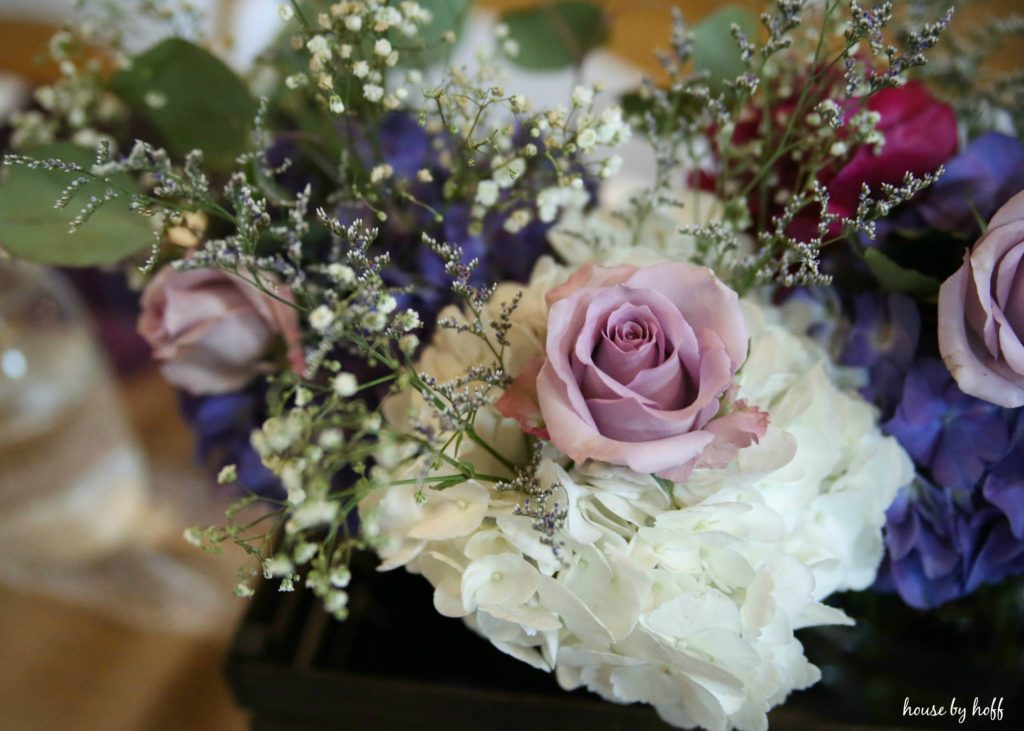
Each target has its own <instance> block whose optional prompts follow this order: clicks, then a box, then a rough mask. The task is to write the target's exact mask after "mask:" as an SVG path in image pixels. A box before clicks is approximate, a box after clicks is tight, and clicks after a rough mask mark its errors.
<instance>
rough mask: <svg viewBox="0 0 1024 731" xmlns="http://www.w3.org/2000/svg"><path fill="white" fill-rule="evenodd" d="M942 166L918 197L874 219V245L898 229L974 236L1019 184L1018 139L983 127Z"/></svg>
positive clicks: (1022, 165) (1023, 154) (1022, 180)
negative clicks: (937, 176)
mask: <svg viewBox="0 0 1024 731" xmlns="http://www.w3.org/2000/svg"><path fill="white" fill-rule="evenodd" d="M944 167H945V173H943V175H942V177H940V178H939V179H938V180H937V181H936V182H935V183H934V184H933V185H932V186H931V187H930V188H929V189H928V190H926V191H925V192H924V193H922V194H921V196H919V197H918V198H916V199H914V200H913V201H911V202H910V203H908V204H907V205H905V206H903V207H902V208H901V209H900V210H899V211H898V212H897V213H896V214H895V215H893V216H891V217H889V218H888V219H885V220H883V221H880V222H879V223H878V226H877V234H878V235H877V237H876V242H877V243H878V244H880V245H883V246H884V245H885V244H886V243H887V242H888V241H889V239H890V237H892V236H895V235H898V234H903V235H908V236H910V237H916V236H920V235H921V234H922V232H925V231H928V230H931V231H940V232H942V233H945V234H950V235H953V236H955V237H957V238H960V239H972V238H975V237H976V236H977V235H978V233H979V232H980V229H981V225H982V222H983V221H987V220H989V218H991V217H992V214H994V213H995V212H996V210H998V209H999V208H1000V207H1001V206H1002V205H1003V204H1004V203H1006V201H1008V200H1009V199H1010V198H1011V197H1013V195H1014V194H1015V193H1017V192H1018V191H1019V190H1021V189H1022V188H1024V143H1022V142H1021V141H1020V140H1018V139H1017V138H1015V137H1010V136H1009V135H1005V134H1002V133H999V132H988V133H986V134H984V135H982V136H980V137H977V138H975V139H974V140H972V141H971V142H970V143H969V144H968V145H967V146H966V147H964V149H963V150H962V151H961V152H960V153H959V154H958V155H957V156H956V157H954V158H952V159H951V160H949V162H947V163H945V165H944ZM865 243H866V242H865Z"/></svg>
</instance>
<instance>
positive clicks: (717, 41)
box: [690, 6, 758, 91]
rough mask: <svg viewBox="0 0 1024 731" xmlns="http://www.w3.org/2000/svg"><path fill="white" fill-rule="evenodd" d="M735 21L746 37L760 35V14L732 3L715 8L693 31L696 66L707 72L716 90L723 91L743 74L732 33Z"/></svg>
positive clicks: (738, 49)
mask: <svg viewBox="0 0 1024 731" xmlns="http://www.w3.org/2000/svg"><path fill="white" fill-rule="evenodd" d="M733 23H735V24H736V25H738V26H739V27H740V28H741V29H742V30H743V32H744V33H746V34H747V37H749V38H756V37H757V33H758V20H757V16H756V15H754V14H753V13H752V12H750V11H749V10H746V9H744V8H737V7H731V6H730V7H725V8H722V9H721V10H717V11H715V12H714V13H712V14H711V15H709V16H708V17H707V18H705V19H704V20H702V21H701V22H699V23H697V24H696V25H694V26H693V28H692V29H691V30H690V35H691V37H692V39H693V65H694V68H695V69H696V70H697V71H707V72H708V75H709V78H708V83H709V85H710V86H711V89H712V90H713V91H718V90H720V89H721V88H722V86H723V85H724V83H725V82H726V81H728V80H730V79H734V78H736V77H737V76H739V75H740V74H741V73H743V61H742V60H741V59H740V48H739V46H738V45H737V44H736V39H735V38H733V35H732V24H733Z"/></svg>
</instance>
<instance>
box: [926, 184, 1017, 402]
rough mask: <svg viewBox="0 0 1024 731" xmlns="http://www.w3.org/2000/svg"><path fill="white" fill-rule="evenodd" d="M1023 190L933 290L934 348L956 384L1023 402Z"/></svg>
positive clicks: (989, 396)
mask: <svg viewBox="0 0 1024 731" xmlns="http://www.w3.org/2000/svg"><path fill="white" fill-rule="evenodd" d="M1022 340H1024V191H1021V192H1020V193H1018V194H1017V195H1015V196H1014V197H1013V198H1011V199H1010V200H1009V202H1007V204H1006V205H1004V206H1003V207H1002V208H1000V209H999V210H998V211H997V212H996V215H995V216H993V217H992V220H991V221H989V224H988V229H987V230H986V232H985V235H984V236H982V237H981V238H980V239H979V240H978V243H976V244H975V245H974V248H973V249H972V250H971V251H969V252H967V254H965V255H964V263H963V266H961V267H960V268H959V269H958V270H957V272H956V274H954V275H953V276H951V277H950V278H949V279H947V280H946V281H945V282H943V284H942V288H941V289H940V290H939V350H940V352H941V353H942V359H943V360H944V361H945V362H946V367H947V368H949V372H950V373H952V374H953V378H955V379H956V382H957V384H958V385H959V386H960V389H961V390H962V391H963V392H964V393H967V394H970V395H971V396H976V397H977V398H980V399H984V400H986V401H989V402H991V403H994V404H998V405H1000V406H1005V407H1007V408H1016V407H1018V406H1024V343H1022Z"/></svg>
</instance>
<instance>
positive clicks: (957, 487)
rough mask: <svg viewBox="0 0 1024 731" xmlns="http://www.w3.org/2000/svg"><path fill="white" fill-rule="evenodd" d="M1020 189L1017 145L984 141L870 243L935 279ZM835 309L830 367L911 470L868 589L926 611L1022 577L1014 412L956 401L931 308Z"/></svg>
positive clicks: (1023, 438)
mask: <svg viewBox="0 0 1024 731" xmlns="http://www.w3.org/2000/svg"><path fill="white" fill-rule="evenodd" d="M1021 188H1024V145H1022V144H1021V143H1020V142H1019V141H1018V140H1016V139H1013V138H1011V137H1007V136H1005V135H1001V134H998V133H989V134H986V135H984V136H982V137H979V138H977V139H975V140H973V141H972V142H971V143H970V144H968V145H967V146H966V147H965V148H964V149H963V150H962V151H961V152H960V153H959V154H958V155H956V156H955V157H954V158H952V159H951V160H950V161H949V162H947V163H946V174H945V175H944V176H943V177H942V178H940V180H939V181H938V182H937V183H936V184H935V185H934V186H933V187H932V188H931V189H930V190H929V191H928V192H927V193H926V194H924V195H923V196H922V197H921V198H920V199H919V200H917V201H914V202H912V203H911V204H909V205H907V206H904V207H903V208H901V209H900V210H898V211H897V212H896V213H895V214H894V215H893V216H892V217H890V219H889V220H888V221H885V222H883V224H882V225H881V226H880V227H879V234H880V235H879V240H878V242H877V243H878V245H880V246H882V247H883V248H885V249H886V251H887V253H890V254H891V255H895V256H896V258H898V259H899V261H900V263H901V264H902V265H904V266H909V267H910V268H913V269H917V270H918V271H922V272H925V273H929V274H932V275H933V276H936V277H937V278H939V279H944V278H946V277H948V276H949V275H950V274H951V273H952V269H953V268H955V267H956V266H958V265H959V262H960V260H961V259H962V256H963V252H964V250H965V247H966V246H967V245H969V243H970V242H971V241H972V240H973V238H972V237H974V236H976V235H977V234H978V233H979V231H980V229H981V226H982V223H981V222H983V221H985V220H987V219H988V218H989V217H990V216H991V215H992V213H993V212H994V211H995V210H996V209H998V208H999V207H1000V206H1002V204H1004V203H1005V202H1006V201H1007V200H1008V199H1009V198H1010V197H1012V196H1013V194H1014V193H1016V192H1017V191H1018V190H1020V189H1021ZM950 267H952V268H950ZM947 269H948V271H947ZM846 305H847V310H848V312H849V315H850V320H851V323H852V324H851V326H850V328H849V330H848V331H847V333H846V335H845V339H844V343H843V348H842V353H841V356H840V360H841V362H843V363H844V364H846V365H855V366H861V367H864V368H866V369H867V372H868V381H867V383H866V384H865V385H864V386H863V388H862V389H861V394H862V395H863V396H864V397H865V398H866V399H868V400H869V401H871V402H872V403H874V404H875V405H876V406H878V408H879V410H880V412H881V418H882V419H883V428H884V430H885V431H886V432H887V433H888V434H890V435H892V436H893V437H895V438H896V439H897V440H899V442H900V444H902V445H903V447H904V449H906V450H907V453H908V454H909V455H910V456H911V458H912V459H913V461H914V464H915V466H916V471H917V475H916V477H915V479H914V481H913V483H912V484H911V485H908V486H907V487H905V488H904V489H903V490H902V491H901V492H900V494H899V496H898V497H897V499H896V501H895V502H894V503H893V505H892V506H891V507H890V508H889V511H888V514H887V524H886V531H885V541H886V549H887V550H886V556H885V560H884V563H883V565H882V568H881V571H880V574H879V579H878V582H877V584H876V588H878V589H881V590H886V591H895V592H898V593H899V595H900V596H901V597H902V599H903V600H904V601H905V602H906V603H907V604H909V605H911V606H913V607H916V608H919V609H931V608H934V607H937V606H939V605H941V604H944V603H946V602H949V601H952V600H955V599H958V598H960V597H963V596H966V595H968V594H971V593H972V592H974V591H975V590H976V589H978V588H979V587H981V586H982V585H985V584H994V583H998V582H1000V581H1002V580H1003V579H1006V578H1008V577H1010V576H1014V575H1017V574H1022V573H1024V409H1006V408H1001V407H999V406H996V405H993V404H991V403H988V402H986V401H981V400H979V399H976V398H973V397H971V396H968V395H967V394H965V393H963V391H961V390H960V388H959V387H958V386H957V384H956V382H955V381H954V380H953V378H952V376H951V375H950V372H949V370H948V369H947V368H946V366H945V364H943V363H942V361H941V360H939V358H938V344H937V341H936V337H935V333H936V331H937V326H936V310H935V305H934V302H932V301H928V300H927V299H922V300H914V299H912V298H911V297H909V296H906V295H903V294H893V293H883V292H879V291H877V290H872V289H868V290H867V291H863V292H860V293H859V294H856V295H853V296H851V297H849V298H848V300H847V301H846Z"/></svg>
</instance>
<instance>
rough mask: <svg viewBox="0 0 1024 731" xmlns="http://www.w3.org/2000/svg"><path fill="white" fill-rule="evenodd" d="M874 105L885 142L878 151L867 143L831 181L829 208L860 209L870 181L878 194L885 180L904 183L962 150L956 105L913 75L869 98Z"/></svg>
mask: <svg viewBox="0 0 1024 731" xmlns="http://www.w3.org/2000/svg"><path fill="white" fill-rule="evenodd" d="M868 109H870V110H871V111H873V112H878V114H879V115H880V116H881V119H880V120H879V122H878V127H877V128H878V130H879V131H880V132H881V133H882V134H883V136H884V137H885V144H884V145H883V146H882V149H881V151H879V152H878V153H876V152H875V150H874V149H873V148H872V147H871V146H869V145H865V146H864V147H861V148H860V149H859V150H857V152H856V153H855V154H854V156H853V158H852V159H851V160H850V161H849V162H848V163H846V165H844V166H843V167H842V169H840V170H839V172H838V173H836V175H835V177H833V178H832V179H831V180H829V181H828V191H829V193H830V194H831V200H830V201H829V211H830V212H832V213H837V214H839V215H842V216H845V217H850V216H852V215H853V214H854V213H855V212H856V210H857V203H858V201H859V200H860V190H861V186H862V185H863V184H864V183H867V184H868V185H869V186H870V187H871V192H872V193H873V194H875V195H876V196H877V194H878V193H879V191H880V190H881V186H882V183H891V184H893V185H896V184H899V183H902V182H903V176H904V175H905V174H906V173H908V172H911V173H914V174H915V175H924V174H925V173H930V172H934V171H935V170H936V169H937V168H938V167H939V166H940V165H941V164H942V163H944V162H946V161H947V160H948V159H949V158H951V157H952V156H953V155H954V154H955V153H956V146H957V128H956V116H955V115H954V114H953V108H952V107H950V106H949V105H948V104H943V103H942V102H940V101H939V100H937V99H936V98H935V97H933V96H932V95H931V92H929V91H928V88H927V87H926V86H925V85H924V84H921V83H920V82H917V81H911V82H908V83H907V84H905V85H904V86H900V87H894V88H891V89H883V90H882V91H880V92H878V93H877V94H875V95H874V96H873V97H871V98H870V99H869V100H868Z"/></svg>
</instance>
